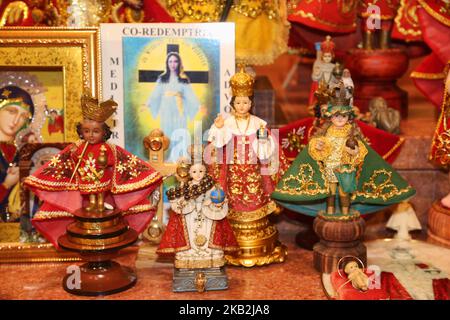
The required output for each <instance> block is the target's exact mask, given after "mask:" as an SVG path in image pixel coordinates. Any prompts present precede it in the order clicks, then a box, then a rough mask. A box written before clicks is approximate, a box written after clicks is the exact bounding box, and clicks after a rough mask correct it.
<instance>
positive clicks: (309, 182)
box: [276, 163, 329, 196]
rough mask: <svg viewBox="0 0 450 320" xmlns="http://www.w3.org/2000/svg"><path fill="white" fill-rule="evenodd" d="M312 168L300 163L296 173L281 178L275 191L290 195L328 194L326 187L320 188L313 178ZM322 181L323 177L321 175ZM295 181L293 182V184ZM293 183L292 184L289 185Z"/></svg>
mask: <svg viewBox="0 0 450 320" xmlns="http://www.w3.org/2000/svg"><path fill="white" fill-rule="evenodd" d="M313 174H314V171H313V168H312V166H311V165H310V164H307V163H306V164H301V165H300V166H299V168H298V174H296V175H292V174H291V175H290V176H289V177H287V178H285V179H283V180H282V181H283V185H282V186H281V188H277V190H276V191H277V192H280V193H287V194H290V195H310V196H313V195H317V194H328V193H329V190H328V188H326V187H325V188H321V187H320V185H319V184H318V183H317V182H315V181H314V179H313ZM323 179H324V181H325V178H324V177H323ZM294 183H295V184H294ZM290 184H293V185H294V186H290Z"/></svg>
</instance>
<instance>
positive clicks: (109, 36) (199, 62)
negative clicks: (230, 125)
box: [100, 23, 235, 239]
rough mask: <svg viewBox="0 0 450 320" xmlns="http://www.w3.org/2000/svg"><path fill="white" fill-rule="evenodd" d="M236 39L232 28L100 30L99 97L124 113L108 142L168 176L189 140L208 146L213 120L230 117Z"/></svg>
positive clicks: (119, 113) (165, 25)
mask: <svg viewBox="0 0 450 320" xmlns="http://www.w3.org/2000/svg"><path fill="white" fill-rule="evenodd" d="M234 36H235V30H234V24H233V23H198V24H196V23H189V24H184V23H148V24H101V25H100V42H101V54H102V70H103V72H102V92H103V96H104V97H112V98H113V99H114V100H115V101H117V102H118V104H119V106H123V107H121V108H119V109H118V111H117V114H116V116H115V126H114V130H115V131H114V133H113V136H112V141H113V142H114V143H116V144H118V145H121V146H123V147H125V148H126V149H127V150H128V151H130V152H132V153H133V154H136V155H137V156H139V157H142V158H147V157H149V160H150V162H151V163H152V166H153V167H154V168H155V169H157V170H158V171H160V172H161V173H163V174H164V175H170V174H172V173H173V172H174V170H175V167H176V161H177V160H178V159H179V158H180V157H182V156H188V154H187V149H188V146H190V145H191V144H193V143H194V140H195V141H196V142H197V143H198V142H200V141H204V142H206V138H207V132H206V131H207V130H208V129H209V128H210V126H211V125H212V123H213V121H214V119H215V117H216V116H217V115H218V114H219V113H220V112H222V113H227V112H230V109H231V107H230V106H229V100H230V91H229V79H230V77H231V76H232V75H233V74H234V71H235V43H234ZM155 129H156V131H155ZM162 135H163V136H164V139H163V136H162ZM146 137H147V139H146V141H145V142H144V143H143V141H144V139H145V138H146ZM163 140H164V141H166V142H167V143H164V147H163V146H162V144H161V141H163ZM158 145H159V147H158ZM146 148H147V150H146ZM161 148H162V149H161ZM174 180H175V179H170V178H169V179H166V180H165V182H164V186H165V187H164V190H163V189H162V190H161V194H162V197H163V198H164V205H163V204H161V205H160V207H159V209H158V214H157V217H158V220H159V225H161V224H164V223H165V222H167V220H168V215H167V208H168V207H170V205H169V204H168V201H167V199H166V197H165V190H166V189H167V187H169V186H170V185H171V184H173V183H174ZM163 208H164V209H163ZM163 212H165V213H163ZM154 222H155V221H154ZM155 225H158V223H152V224H151V226H155ZM157 229H158V228H155V229H153V230H149V234H155V236H150V238H154V239H157V238H158V235H160V234H161V233H160V231H161V230H157ZM153 231H154V232H153Z"/></svg>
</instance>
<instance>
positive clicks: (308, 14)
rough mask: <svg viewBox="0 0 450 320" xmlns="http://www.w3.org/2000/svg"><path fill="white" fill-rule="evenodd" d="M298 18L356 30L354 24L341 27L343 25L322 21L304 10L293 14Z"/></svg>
mask: <svg viewBox="0 0 450 320" xmlns="http://www.w3.org/2000/svg"><path fill="white" fill-rule="evenodd" d="M293 14H294V15H296V16H301V17H302V18H306V19H310V20H312V21H317V22H320V23H322V24H324V25H326V26H330V27H340V28H356V23H355V22H353V23H352V24H347V25H345V24H344V25H341V24H336V23H331V22H329V21H325V20H322V19H319V18H317V17H315V16H314V15H313V14H312V13H306V12H305V11H303V10H298V11H296V12H294V13H293Z"/></svg>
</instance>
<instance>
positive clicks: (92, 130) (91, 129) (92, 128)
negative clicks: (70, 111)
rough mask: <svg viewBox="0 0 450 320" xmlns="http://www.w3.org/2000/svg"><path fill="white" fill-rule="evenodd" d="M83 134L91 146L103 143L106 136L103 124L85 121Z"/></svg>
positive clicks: (82, 124) (82, 127) (82, 125)
mask: <svg viewBox="0 0 450 320" xmlns="http://www.w3.org/2000/svg"><path fill="white" fill-rule="evenodd" d="M81 134H82V135H83V139H84V140H86V141H87V142H89V143H90V144H96V143H100V142H103V137H104V135H105V130H104V128H103V123H102V122H97V121H94V120H89V119H84V120H83V122H82V123H81Z"/></svg>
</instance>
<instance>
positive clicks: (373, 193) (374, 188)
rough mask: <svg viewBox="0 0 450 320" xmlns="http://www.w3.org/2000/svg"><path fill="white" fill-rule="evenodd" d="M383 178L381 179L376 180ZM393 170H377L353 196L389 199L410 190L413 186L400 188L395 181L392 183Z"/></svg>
mask: <svg viewBox="0 0 450 320" xmlns="http://www.w3.org/2000/svg"><path fill="white" fill-rule="evenodd" d="M379 179H381V181H376V180H379ZM391 179H392V172H390V171H387V170H385V169H380V170H375V171H374V172H373V174H372V176H371V177H370V179H369V181H368V182H365V183H364V184H363V185H362V188H361V191H357V192H355V193H354V194H353V195H352V198H355V197H356V196H360V197H364V198H373V199H376V198H381V199H383V200H385V201H386V200H389V199H390V198H392V197H395V196H398V195H401V194H403V193H406V192H409V191H410V190H411V187H407V188H404V189H400V190H399V189H398V188H397V187H396V186H395V184H394V183H392V180H391Z"/></svg>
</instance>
